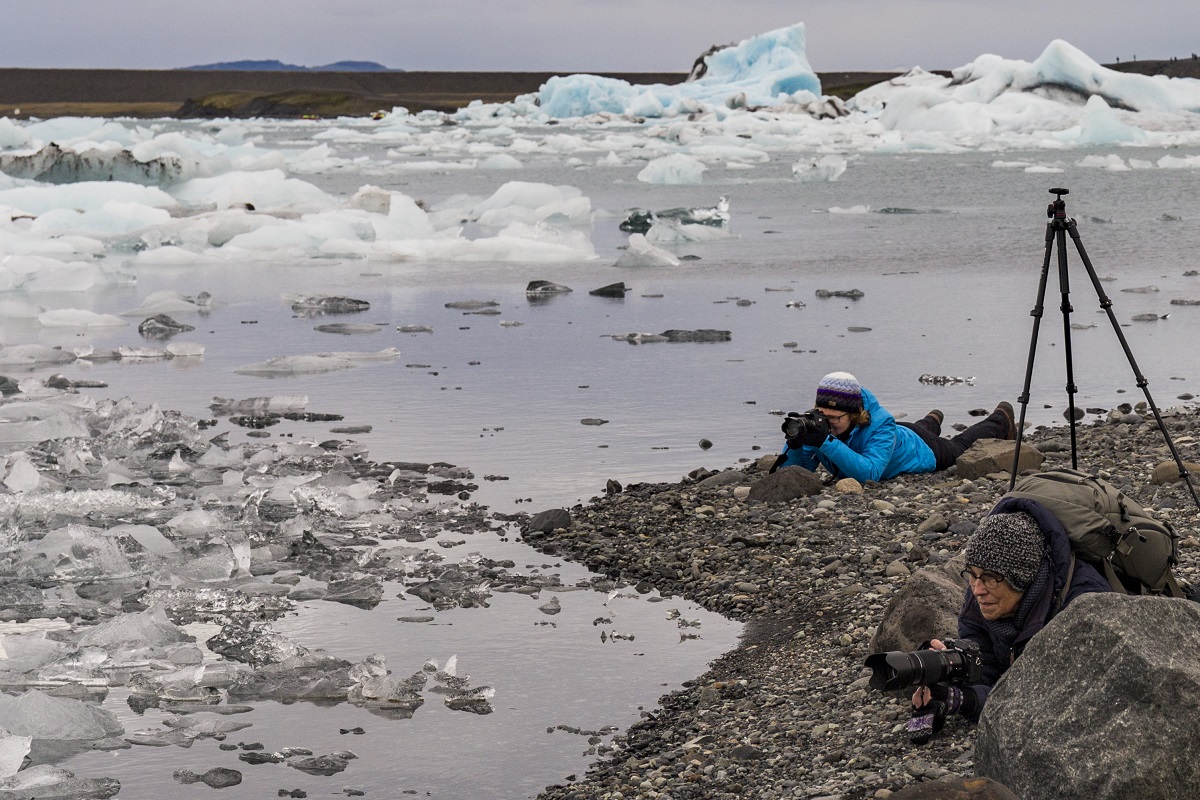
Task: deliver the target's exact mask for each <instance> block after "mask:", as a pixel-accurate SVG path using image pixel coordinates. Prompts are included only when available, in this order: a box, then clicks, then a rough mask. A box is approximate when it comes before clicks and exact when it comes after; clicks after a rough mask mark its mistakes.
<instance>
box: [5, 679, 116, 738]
mask: <svg viewBox="0 0 1200 800" xmlns="http://www.w3.org/2000/svg"><path fill="white" fill-rule="evenodd" d="M0 719H2V720H4V727H5V728H6V729H7V730H8V731H9V732H10V733H13V734H15V735H17V736H29V737H32V738H33V739H54V740H68V741H70V740H79V739H103V738H105V737H108V736H120V735H121V734H122V733H124V732H125V728H124V727H123V726H122V725H121V723H120V722H119V721H118V720H117V718H116V717H115V716H113V714H112V712H111V711H107V710H105V709H103V708H99V707H97V706H93V705H90V704H88V703H84V702H82V701H80V700H71V699H68V698H63V697H51V696H50V695H48V694H44V693H42V692H40V691H38V690H37V689H30V690H29V691H27V692H25V693H24V694H21V695H18V696H16V697H12V696H10V695H5V694H0Z"/></svg>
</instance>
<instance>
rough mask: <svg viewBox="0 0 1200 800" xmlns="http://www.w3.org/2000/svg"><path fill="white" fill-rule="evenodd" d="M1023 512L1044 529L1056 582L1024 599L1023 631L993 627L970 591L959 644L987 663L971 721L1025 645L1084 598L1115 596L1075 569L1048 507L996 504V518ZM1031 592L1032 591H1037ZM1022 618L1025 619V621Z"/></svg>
mask: <svg viewBox="0 0 1200 800" xmlns="http://www.w3.org/2000/svg"><path fill="white" fill-rule="evenodd" d="M1018 511H1024V512H1025V513H1026V514H1028V515H1029V516H1031V517H1033V518H1034V519H1035V520H1037V523H1038V526H1039V527H1041V529H1042V534H1043V536H1045V538H1046V550H1045V554H1044V555H1043V556H1042V558H1043V560H1045V559H1049V561H1050V570H1051V574H1052V575H1053V576H1054V580H1053V581H1049V582H1048V584H1047V585H1046V586H1045V587H1044V588H1043V589H1042V591H1041V592H1040V594H1039V596H1037V597H1025V598H1022V601H1021V605H1020V607H1019V608H1020V609H1024V610H1025V613H1024V615H1022V614H1021V613H1018V615H1017V616H1018V621H1019V622H1020V625H1019V627H1018V626H1015V625H1010V626H993V625H989V624H988V622H987V620H985V619H984V618H983V614H982V613H981V612H980V610H979V601H977V600H976V599H975V595H974V594H973V593H972V592H971V587H970V586H968V587H967V592H966V597H965V599H964V600H963V607H962V611H960V612H959V615H958V638H960V639H970V640H972V641H974V642H976V643H977V644H978V645H979V650H980V656H981V658H982V660H983V682H982V683H978V684H975V685H973V686H971V687H970V688H971V689H972V690H973V691H974V692H975V699H976V700H977V701H978V702H977V703H976V711H975V714H974V715H973V716H972V719H978V718H979V712H981V711H982V710H983V704H984V703H985V702H987V697H988V694H989V693H990V692H991V690H992V686H994V685H995V683H996V681H997V680H999V679H1000V676H1001V675H1002V674H1003V673H1004V672H1005V671H1006V670H1007V669H1008V668H1009V666H1011V665H1012V662H1013V661H1015V660H1016V658H1017V656H1019V655H1021V653H1023V652H1024V651H1025V645H1026V644H1028V643H1029V640H1030V639H1032V638H1033V637H1034V634H1036V633H1037V632H1038V631H1040V630H1041V629H1042V628H1044V627H1045V626H1046V623H1047V622H1049V621H1050V620H1051V619H1053V618H1054V616H1055V615H1056V614H1058V612H1060V611H1062V609H1063V608H1066V607H1067V605H1068V604H1070V602H1071V601H1072V600H1074V599H1075V598H1076V597H1078V596H1079V595H1081V594H1085V593H1087V592H1111V591H1112V587H1111V586H1109V584H1108V580H1107V579H1106V578H1105V577H1104V576H1103V575H1101V574H1100V572H1099V571H1098V570H1097V569H1096V568H1095V567H1093V566H1092V565H1091V564H1088V563H1087V562H1086V561H1083V560H1081V559H1078V558H1077V559H1075V566H1074V569H1072V567H1071V540H1070V539H1068V538H1067V531H1066V529H1065V528H1063V526H1062V523H1061V522H1059V521H1058V518H1057V517H1055V516H1054V515H1053V514H1051V513H1050V512H1049V511H1048V510H1047V509H1046V507H1045V506H1043V505H1041V504H1040V503H1038V502H1036V501H1034V500H1028V499H1025V498H1021V497H1005V498H1003V499H1002V500H1001V501H1000V502H999V503H997V504H996V507H995V508H993V509H992V511H991V513H992V514H1012V513H1014V512H1018ZM1068 576H1069V578H1068ZM1068 579H1069V580H1070V581H1071V583H1070V587H1069V588H1067V590H1066V595H1065V597H1064V598H1063V601H1062V605H1061V606H1060V605H1059V604H1058V598H1059V597H1060V595H1061V594H1062V592H1063V589H1064V587H1067V581H1068ZM1029 591H1033V589H1032V587H1031V588H1030V590H1029ZM1022 616H1024V619H1021V617H1022Z"/></svg>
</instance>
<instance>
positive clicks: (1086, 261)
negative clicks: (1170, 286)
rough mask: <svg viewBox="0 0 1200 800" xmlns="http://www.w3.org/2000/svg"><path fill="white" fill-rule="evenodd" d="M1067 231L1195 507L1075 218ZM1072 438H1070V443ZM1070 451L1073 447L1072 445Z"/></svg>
mask: <svg viewBox="0 0 1200 800" xmlns="http://www.w3.org/2000/svg"><path fill="white" fill-rule="evenodd" d="M1067 231H1068V232H1069V233H1070V234H1071V239H1072V241H1074V242H1075V249H1076V250H1077V251H1079V258H1080V260H1081V261H1083V266H1084V268H1085V269H1086V270H1087V274H1088V278H1089V279H1090V280H1091V282H1092V288H1094V289H1095V290H1096V297H1097V298H1098V299H1099V300H1100V307H1101V308H1103V309H1104V312H1105V313H1106V314H1107V315H1108V321H1109V322H1110V323H1111V324H1112V329H1113V331H1114V332H1115V333H1116V334H1117V341H1119V342H1120V343H1121V349H1122V350H1124V351H1125V358H1126V359H1128V360H1129V367H1130V369H1132V370H1133V375H1134V377H1135V378H1136V379H1137V385H1138V388H1139V389H1141V390H1142V394H1144V395H1146V404H1147V405H1149V406H1150V410H1151V411H1153V412H1154V421H1155V422H1157V423H1158V429H1159V430H1160V431H1162V435H1163V439H1165V440H1166V442H1167V448H1168V449H1170V451H1171V456H1172V457H1173V458H1174V459H1175V465H1176V466H1177V467H1179V477H1180V478H1182V479H1183V482H1184V483H1186V484H1187V487H1188V491H1190V492H1191V494H1192V500H1194V501H1195V503H1196V505H1197V507H1200V496H1198V495H1197V494H1196V487H1195V486H1193V485H1192V478H1191V475H1190V474H1189V473H1188V470H1187V467H1185V466H1184V465H1183V459H1182V458H1180V456H1179V451H1178V450H1177V449H1175V442H1173V441H1172V440H1171V434H1170V433H1168V432H1167V425H1166V423H1165V422H1163V418H1162V414H1160V413H1159V411H1158V406H1156V405H1155V404H1154V398H1153V397H1151V396H1150V381H1148V380H1146V377H1145V376H1144V375H1142V371H1141V370H1140V369H1138V365H1137V360H1136V359H1135V358H1134V357H1133V351H1132V350H1130V349H1129V342H1128V341H1126V339H1125V333H1124V332H1123V331H1122V330H1121V324H1120V323H1119V322H1117V315H1116V314H1114V313H1113V310H1112V300H1110V299H1109V298H1108V295H1107V294H1105V293H1104V287H1102V286H1101V285H1100V278H1099V277H1097V276H1096V270H1095V268H1093V267H1092V260H1091V259H1090V258H1088V254H1087V251H1086V250H1084V249H1083V240H1082V239H1081V238H1080V237H1079V231H1078V230H1077V229H1076V227H1075V220H1070V221H1069V222H1068V223H1067ZM1073 444H1074V440H1072V445H1073ZM1072 453H1074V447H1073V446H1072Z"/></svg>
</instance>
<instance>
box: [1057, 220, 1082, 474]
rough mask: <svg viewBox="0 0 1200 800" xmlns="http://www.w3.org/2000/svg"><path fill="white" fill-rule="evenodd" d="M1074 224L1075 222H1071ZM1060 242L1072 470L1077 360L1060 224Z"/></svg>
mask: <svg viewBox="0 0 1200 800" xmlns="http://www.w3.org/2000/svg"><path fill="white" fill-rule="evenodd" d="M1071 222H1074V220H1071ZM1057 227H1058V231H1057V233H1056V238H1057V241H1058V289H1059V292H1060V293H1061V295H1062V305H1061V309H1062V315H1063V344H1064V350H1065V356H1066V362H1067V419H1068V420H1069V421H1070V424H1071V469H1079V444H1078V436H1077V428H1078V423H1077V421H1076V419H1075V392H1076V391H1078V389H1077V388H1076V386H1075V359H1074V356H1073V354H1072V352H1071V312H1072V311H1073V310H1074V309H1072V308H1071V279H1070V276H1069V275H1068V274H1067V234H1066V231H1065V230H1064V226H1063V225H1062V224H1059V225H1058V226H1057Z"/></svg>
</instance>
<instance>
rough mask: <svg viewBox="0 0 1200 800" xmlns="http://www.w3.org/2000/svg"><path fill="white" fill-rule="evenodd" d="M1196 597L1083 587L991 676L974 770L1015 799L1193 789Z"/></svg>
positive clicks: (1199, 741)
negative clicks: (1006, 789) (1002, 669)
mask: <svg viewBox="0 0 1200 800" xmlns="http://www.w3.org/2000/svg"><path fill="white" fill-rule="evenodd" d="M1197 630H1200V605H1197V604H1195V603H1191V602H1189V601H1187V600H1177V599H1168V598H1161V597H1130V596H1126V595H1120V594H1108V593H1104V594H1086V595H1082V596H1080V597H1079V598H1078V599H1076V600H1075V601H1074V602H1072V603H1071V605H1070V606H1068V607H1067V608H1066V609H1065V610H1064V611H1063V612H1062V613H1061V614H1060V615H1058V616H1057V617H1056V618H1055V619H1054V620H1052V621H1051V622H1050V624H1049V625H1047V626H1046V627H1045V628H1044V629H1043V630H1042V632H1041V633H1039V634H1038V635H1037V636H1036V637H1035V638H1034V639H1033V640H1031V641H1030V643H1029V645H1028V647H1027V648H1026V649H1025V653H1024V654H1023V655H1022V656H1021V658H1020V659H1018V660H1017V662H1016V663H1015V664H1014V665H1013V666H1012V668H1011V669H1009V670H1008V672H1007V673H1005V674H1004V676H1002V677H1001V679H1000V681H999V682H998V683H997V684H996V687H995V689H994V690H993V691H992V693H991V696H990V697H989V699H988V703H987V706H986V707H985V708H984V711H983V716H982V718H981V720H980V724H979V735H978V739H977V742H976V746H975V768H976V772H977V774H979V775H981V776H985V777H989V778H992V779H994V780H997V781H999V782H1001V783H1003V784H1004V785H1005V786H1008V787H1009V788H1011V789H1012V790H1013V791H1014V792H1016V793H1017V795H1019V796H1020V797H1021V798H1022V800H1180V798H1184V797H1195V796H1196V794H1195V793H1196V787H1197V786H1200V713H1198V712H1200V636H1197V634H1196V631H1197Z"/></svg>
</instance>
